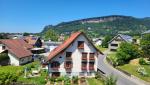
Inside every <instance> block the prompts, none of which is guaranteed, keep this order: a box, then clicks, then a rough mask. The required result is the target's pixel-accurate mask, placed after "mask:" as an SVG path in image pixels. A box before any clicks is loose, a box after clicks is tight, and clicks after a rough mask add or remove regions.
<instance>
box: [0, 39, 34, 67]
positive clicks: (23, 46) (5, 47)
mask: <svg viewBox="0 0 150 85" xmlns="http://www.w3.org/2000/svg"><path fill="white" fill-rule="evenodd" d="M31 48H32V46H30V45H29V44H27V43H26V42H25V41H24V40H22V39H3V40H0V53H3V52H4V51H7V54H8V56H9V64H10V65H15V66H19V65H22V64H26V63H28V62H31V61H32V53H31V52H30V49H31Z"/></svg>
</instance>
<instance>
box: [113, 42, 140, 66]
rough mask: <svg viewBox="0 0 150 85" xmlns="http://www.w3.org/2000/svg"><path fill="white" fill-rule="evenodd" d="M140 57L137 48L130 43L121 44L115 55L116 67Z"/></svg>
mask: <svg viewBox="0 0 150 85" xmlns="http://www.w3.org/2000/svg"><path fill="white" fill-rule="evenodd" d="M140 56H141V51H140V50H139V49H138V46H136V45H133V44H131V43H121V44H120V47H119V49H118V50H117V54H116V58H117V59H116V63H117V65H123V64H125V63H128V62H129V61H130V60H131V59H135V58H137V57H140Z"/></svg>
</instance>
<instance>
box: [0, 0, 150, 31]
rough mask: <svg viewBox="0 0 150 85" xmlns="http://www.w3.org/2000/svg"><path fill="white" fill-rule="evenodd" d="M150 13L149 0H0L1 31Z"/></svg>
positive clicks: (28, 29) (40, 28) (25, 29)
mask: <svg viewBox="0 0 150 85" xmlns="http://www.w3.org/2000/svg"><path fill="white" fill-rule="evenodd" d="M107 15H127V16H134V17H138V18H142V17H150V0H0V32H33V33H35V32H40V31H41V30H43V28H44V26H45V25H49V24H53V25H55V24H58V23H60V22H65V21H72V20H77V19H82V18H89V17H97V16H107Z"/></svg>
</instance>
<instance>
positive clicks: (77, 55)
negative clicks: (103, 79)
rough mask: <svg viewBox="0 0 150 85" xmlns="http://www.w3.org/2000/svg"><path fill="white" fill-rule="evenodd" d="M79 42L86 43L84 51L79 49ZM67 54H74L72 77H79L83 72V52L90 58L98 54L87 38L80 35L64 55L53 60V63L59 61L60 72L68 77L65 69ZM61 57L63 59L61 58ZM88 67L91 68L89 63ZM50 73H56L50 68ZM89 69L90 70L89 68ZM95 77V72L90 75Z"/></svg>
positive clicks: (95, 66)
mask: <svg viewBox="0 0 150 85" xmlns="http://www.w3.org/2000/svg"><path fill="white" fill-rule="evenodd" d="M78 41H84V50H83V49H78V47H77V45H78ZM66 52H72V63H73V68H72V71H71V75H72V76H73V75H77V76H79V73H80V72H83V71H82V70H81V62H82V60H81V56H82V52H87V53H88V56H89V53H97V51H96V49H95V48H93V46H92V45H91V44H90V43H89V42H88V40H86V38H85V37H84V36H83V35H80V36H79V37H78V38H77V39H76V40H75V41H74V42H73V44H71V45H70V46H69V48H67V49H66V50H65V51H64V52H63V53H61V54H59V55H58V56H56V57H55V58H54V59H52V61H59V63H60V64H61V65H60V68H59V72H61V75H66V70H65V68H64V62H65V55H66V54H65V53H66ZM60 56H61V57H62V58H60ZM49 66H50V65H49ZM87 67H89V61H88V64H87ZM94 68H95V71H97V55H96V54H95V65H94ZM49 69H50V70H49V71H50V72H54V71H53V70H52V69H51V68H50V67H49ZM87 69H88V68H87ZM87 72H88V73H89V72H91V71H89V70H87ZM87 72H86V73H85V76H86V75H87ZM92 72H93V71H92ZM89 76H90V77H91V76H94V72H93V73H92V74H91V75H89Z"/></svg>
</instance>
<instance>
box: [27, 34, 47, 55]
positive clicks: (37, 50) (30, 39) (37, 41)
mask: <svg viewBox="0 0 150 85" xmlns="http://www.w3.org/2000/svg"><path fill="white" fill-rule="evenodd" d="M24 40H25V42H27V43H28V44H30V45H32V46H33V48H32V49H31V52H32V53H33V54H41V53H45V48H44V47H42V46H43V43H42V40H41V38H40V37H36V36H26V37H24Z"/></svg>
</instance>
